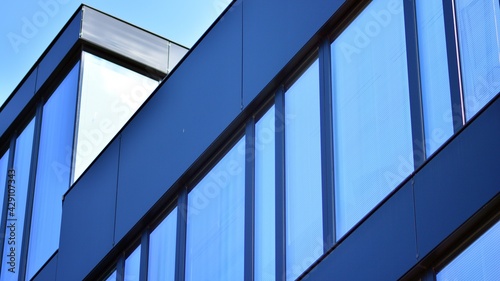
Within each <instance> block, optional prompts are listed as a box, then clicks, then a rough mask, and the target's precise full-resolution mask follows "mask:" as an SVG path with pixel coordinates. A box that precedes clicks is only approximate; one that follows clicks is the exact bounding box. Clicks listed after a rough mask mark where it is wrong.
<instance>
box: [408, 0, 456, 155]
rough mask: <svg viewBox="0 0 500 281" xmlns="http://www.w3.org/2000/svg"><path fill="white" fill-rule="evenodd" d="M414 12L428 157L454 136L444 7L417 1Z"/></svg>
mask: <svg viewBox="0 0 500 281" xmlns="http://www.w3.org/2000/svg"><path fill="white" fill-rule="evenodd" d="M416 8H417V26H418V53H419V60H420V81H421V87H422V102H423V109H424V129H425V150H426V151H425V152H426V154H427V156H430V155H431V154H432V153H434V151H436V149H438V148H439V147H440V146H441V145H442V144H443V143H444V142H445V141H446V140H447V139H448V138H450V136H451V135H453V119H452V108H451V97H450V83H449V81H450V80H449V79H450V78H449V76H448V57H447V53H446V41H445V32H444V18H443V3H442V2H441V1H417V2H416Z"/></svg>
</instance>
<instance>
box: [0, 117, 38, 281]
mask: <svg viewBox="0 0 500 281" xmlns="http://www.w3.org/2000/svg"><path fill="white" fill-rule="evenodd" d="M34 129H35V118H33V120H31V122H30V123H29V124H28V126H26V128H25V129H24V130H23V132H22V133H21V134H20V135H19V136H18V137H17V140H16V148H15V150H14V152H13V153H14V167H13V173H14V180H15V182H14V184H15V185H14V187H12V188H9V189H8V193H7V196H9V197H11V198H13V200H10V199H9V201H10V202H15V206H13V205H10V206H11V207H12V208H11V209H9V210H8V212H7V224H6V228H5V236H4V237H5V240H4V245H3V256H2V258H3V259H2V272H1V275H0V276H1V277H2V281H11V280H12V281H14V280H16V281H17V280H18V276H19V265H20V263H21V259H22V258H23V257H21V248H22V246H23V231H24V221H25V218H26V201H27V197H28V184H29V178H30V176H29V175H30V170H31V152H32V149H33V134H34Z"/></svg>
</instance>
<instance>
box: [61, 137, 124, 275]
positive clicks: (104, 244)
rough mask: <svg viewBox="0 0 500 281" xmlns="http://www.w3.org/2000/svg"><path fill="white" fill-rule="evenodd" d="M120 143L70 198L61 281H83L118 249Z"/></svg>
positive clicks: (116, 142)
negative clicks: (116, 231) (116, 223)
mask: <svg viewBox="0 0 500 281" xmlns="http://www.w3.org/2000/svg"><path fill="white" fill-rule="evenodd" d="M119 142H120V139H119V138H117V139H115V140H114V141H113V142H112V143H111V144H110V145H109V146H108V147H107V148H106V150H105V152H104V153H103V154H102V155H101V156H100V157H99V158H98V159H97V161H96V162H95V163H94V164H93V165H92V166H91V167H90V168H89V169H88V170H87V172H86V173H85V176H83V177H81V178H80V180H79V181H78V182H77V183H76V184H75V185H74V186H73V188H72V189H71V190H70V191H69V192H68V193H67V194H66V197H65V199H64V202H63V218H62V225H61V241H60V244H59V263H58V270H57V280H61V281H65V280H83V278H84V277H85V276H86V275H87V274H88V273H89V272H90V271H91V270H92V269H93V268H94V267H95V266H96V265H97V263H98V262H99V261H101V259H102V258H104V256H105V255H106V254H107V253H108V252H109V251H110V250H111V248H112V247H113V245H114V243H113V234H114V223H115V203H116V188H117V187H116V186H117V179H118V175H117V173H118V162H119ZM75 261H77V262H75Z"/></svg>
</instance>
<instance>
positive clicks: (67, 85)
mask: <svg viewBox="0 0 500 281" xmlns="http://www.w3.org/2000/svg"><path fill="white" fill-rule="evenodd" d="M79 68H80V63H77V64H76V65H75V66H74V67H73V69H72V70H71V72H70V73H69V74H68V75H67V76H66V78H65V79H64V80H63V81H62V82H61V84H60V85H59V86H58V87H57V89H56V90H55V91H54V93H53V94H52V96H51V97H50V98H49V100H48V101H47V102H46V103H45V105H44V106H43V114H42V125H41V133H40V148H39V153H38V165H37V171H36V182H35V197H34V201H33V211H32V217H31V229H30V238H29V244H28V262H27V267H26V279H31V277H33V276H34V275H35V273H36V272H37V271H38V270H39V269H40V268H41V267H42V266H43V264H44V263H45V262H46V261H47V260H48V259H49V258H50V257H51V256H52V254H54V252H55V251H56V250H57V248H59V234H60V230H61V219H62V197H63V195H64V193H65V192H66V191H67V190H68V188H69V181H70V171H71V162H70V161H71V153H72V148H73V132H74V128H75V110H76V97H77V89H78V74H79Z"/></svg>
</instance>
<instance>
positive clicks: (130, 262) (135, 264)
mask: <svg viewBox="0 0 500 281" xmlns="http://www.w3.org/2000/svg"><path fill="white" fill-rule="evenodd" d="M140 269H141V245H139V246H138V247H137V248H136V249H135V250H134V251H133V252H132V254H130V256H128V258H127V259H126V260H125V269H124V275H125V276H124V278H123V280H124V281H139V273H140Z"/></svg>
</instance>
